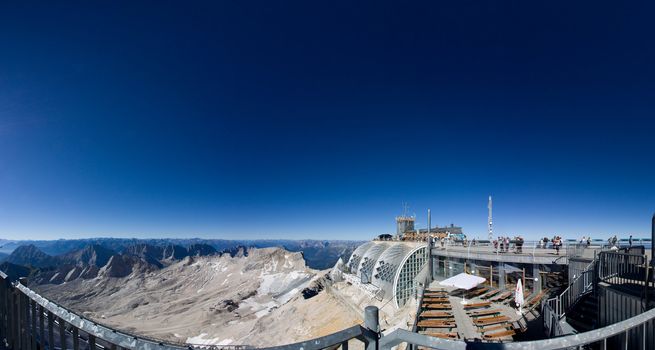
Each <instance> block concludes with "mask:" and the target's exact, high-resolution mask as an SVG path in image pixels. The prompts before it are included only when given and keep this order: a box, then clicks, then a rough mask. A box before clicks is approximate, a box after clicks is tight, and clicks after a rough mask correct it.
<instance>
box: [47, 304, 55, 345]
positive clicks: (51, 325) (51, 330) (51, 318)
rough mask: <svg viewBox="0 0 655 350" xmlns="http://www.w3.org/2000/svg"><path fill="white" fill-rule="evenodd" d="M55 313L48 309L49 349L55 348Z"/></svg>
mask: <svg viewBox="0 0 655 350" xmlns="http://www.w3.org/2000/svg"><path fill="white" fill-rule="evenodd" d="M54 324H55V315H54V314H53V313H52V312H50V311H48V349H50V350H52V349H54V348H55V325H54Z"/></svg>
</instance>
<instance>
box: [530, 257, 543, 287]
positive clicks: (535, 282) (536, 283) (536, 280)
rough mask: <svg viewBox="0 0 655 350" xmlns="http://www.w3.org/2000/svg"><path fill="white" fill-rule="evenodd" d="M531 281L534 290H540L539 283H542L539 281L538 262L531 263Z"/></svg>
mask: <svg viewBox="0 0 655 350" xmlns="http://www.w3.org/2000/svg"><path fill="white" fill-rule="evenodd" d="M532 283H533V286H534V288H533V289H534V292H535V293H539V292H541V284H542V283H543V282H542V281H541V274H540V270H539V264H533V265H532Z"/></svg>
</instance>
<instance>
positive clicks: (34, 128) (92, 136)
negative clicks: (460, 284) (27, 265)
mask: <svg viewBox="0 0 655 350" xmlns="http://www.w3.org/2000/svg"><path fill="white" fill-rule="evenodd" d="M653 10H654V8H653V5H652V3H651V5H642V4H637V3H636V2H635V3H629V4H625V3H617V2H612V3H610V2H608V3H606V4H605V3H602V2H596V1H594V2H577V1H576V2H571V1H548V2H537V3H535V2H506V1H488V2H483V3H480V2H478V1H449V2H436V1H427V2H417V3H412V4H407V3H406V2H400V1H398V2H384V1H371V2H360V3H358V4H352V2H351V1H343V2H341V1H339V2H316V1H298V2H291V1H289V2H287V1H285V2H281V3H278V2H271V1H262V2H248V1H208V2H191V3H189V2H174V3H173V2H171V3H169V2H159V1H157V2H138V3H137V2H134V1H126V2H95V1H94V2H75V3H72V2H71V3H68V2H61V3H60V2H58V3H53V2H46V3H43V4H39V5H38V6H37V5H29V4H26V3H25V2H22V1H19V2H7V3H3V4H2V5H0V50H1V51H0V238H11V239H17V238H34V239H37V238H38V239H40V238H74V237H90V236H120V237H125V236H128V237H196V236H199V237H208V238H228V239H230V238H253V239H254V238H315V239H330V238H334V239H368V238H370V237H372V236H373V235H376V234H380V233H384V232H392V231H393V230H394V221H393V220H394V219H393V218H394V216H395V215H397V214H400V212H401V210H402V207H401V203H402V202H403V201H405V202H408V203H409V204H410V206H411V209H410V211H411V212H416V215H417V217H418V220H419V221H420V222H421V225H425V224H424V222H425V210H426V209H427V208H428V207H429V208H432V212H433V220H432V222H433V223H434V224H440V225H444V224H450V223H451V222H452V223H455V224H458V225H462V226H463V227H464V230H465V231H466V232H468V233H469V234H471V235H473V236H476V235H479V236H485V235H484V232H485V230H486V220H487V212H486V205H487V202H486V201H487V196H488V195H489V194H492V195H493V196H494V199H495V202H494V214H495V215H494V217H495V224H496V231H497V232H499V233H507V234H512V235H514V234H523V235H525V236H527V237H537V236H539V235H542V234H547V235H549V236H552V235H553V234H556V233H557V234H562V235H564V236H565V237H571V238H576V237H580V236H581V235H583V234H585V235H587V234H589V233H591V234H592V235H593V236H594V237H599V236H602V237H604V236H607V235H609V234H614V233H625V234H630V233H632V234H635V235H637V236H645V235H646V234H647V233H648V232H649V220H650V215H652V213H653V211H655V137H654V135H655V64H653V62H655V45H654V43H653V38H654V37H655V27H654V24H653V21H652V13H653Z"/></svg>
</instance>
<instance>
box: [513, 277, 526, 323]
mask: <svg viewBox="0 0 655 350" xmlns="http://www.w3.org/2000/svg"><path fill="white" fill-rule="evenodd" d="M514 303H516V305H517V306H518V307H519V311H518V313H519V315H520V314H521V307H522V306H523V303H525V299H524V297H523V285H522V284H521V280H520V279H519V281H518V282H517V283H516V290H514Z"/></svg>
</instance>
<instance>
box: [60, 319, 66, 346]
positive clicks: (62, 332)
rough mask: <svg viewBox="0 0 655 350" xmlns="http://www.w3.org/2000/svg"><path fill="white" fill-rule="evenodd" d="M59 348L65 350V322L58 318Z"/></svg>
mask: <svg viewBox="0 0 655 350" xmlns="http://www.w3.org/2000/svg"><path fill="white" fill-rule="evenodd" d="M59 343H60V344H59V348H60V349H61V350H66V321H64V319H62V318H59Z"/></svg>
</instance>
